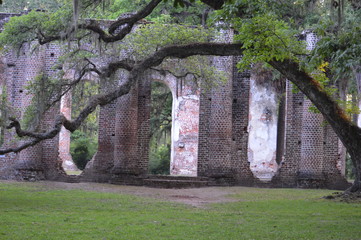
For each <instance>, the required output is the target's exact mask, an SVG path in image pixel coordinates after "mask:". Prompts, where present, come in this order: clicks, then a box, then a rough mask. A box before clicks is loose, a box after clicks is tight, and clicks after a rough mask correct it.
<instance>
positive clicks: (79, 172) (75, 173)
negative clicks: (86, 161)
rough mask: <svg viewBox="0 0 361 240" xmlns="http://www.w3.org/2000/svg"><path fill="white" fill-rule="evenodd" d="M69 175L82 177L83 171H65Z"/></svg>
mask: <svg viewBox="0 0 361 240" xmlns="http://www.w3.org/2000/svg"><path fill="white" fill-rule="evenodd" d="M65 172H66V174H68V175H80V174H81V173H82V172H83V171H80V170H77V171H65Z"/></svg>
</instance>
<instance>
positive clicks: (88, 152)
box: [59, 81, 99, 175]
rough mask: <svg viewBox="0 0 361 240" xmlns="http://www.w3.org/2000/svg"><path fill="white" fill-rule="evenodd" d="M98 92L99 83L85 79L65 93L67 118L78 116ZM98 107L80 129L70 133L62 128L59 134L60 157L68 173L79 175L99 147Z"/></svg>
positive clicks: (63, 103)
mask: <svg viewBox="0 0 361 240" xmlns="http://www.w3.org/2000/svg"><path fill="white" fill-rule="evenodd" d="M97 92H98V87H97V84H95V83H94V82H92V81H85V82H83V83H82V84H80V85H78V86H76V87H75V88H74V89H72V91H71V92H68V93H67V94H65V95H64V96H63V98H62V101H61V107H60V108H61V112H62V113H63V114H64V116H66V117H67V118H70V117H71V118H72V119H74V118H76V117H77V116H78V115H79V112H80V110H81V109H83V108H84V106H85V105H86V103H87V102H88V100H89V98H90V97H91V96H92V95H94V94H96V93H97ZM98 117H99V111H98V109H97V110H96V111H94V112H93V113H92V114H90V115H89V116H88V117H87V119H86V120H85V121H84V122H83V124H82V125H81V126H80V128H79V129H77V130H76V131H74V132H73V133H70V132H69V131H68V130H66V129H65V128H62V130H61V132H60V134H59V138H60V139H59V157H60V159H61V160H62V167H63V169H64V170H65V172H66V173H67V175H79V174H81V173H82V171H83V170H84V168H85V167H86V164H87V163H88V162H89V161H90V160H91V159H92V158H93V156H94V154H95V153H96V151H97V149H98Z"/></svg>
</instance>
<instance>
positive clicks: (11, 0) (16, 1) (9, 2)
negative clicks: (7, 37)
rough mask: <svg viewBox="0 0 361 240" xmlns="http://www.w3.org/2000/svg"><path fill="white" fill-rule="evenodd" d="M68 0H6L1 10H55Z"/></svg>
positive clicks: (8, 11)
mask: <svg viewBox="0 0 361 240" xmlns="http://www.w3.org/2000/svg"><path fill="white" fill-rule="evenodd" d="M66 1H68V2H69V0H4V2H3V4H2V5H1V6H0V12H7V13H20V12H21V11H24V10H29V9H34V10H36V9H41V10H45V11H55V10H57V9H58V8H60V6H61V5H63V4H64V2H66Z"/></svg>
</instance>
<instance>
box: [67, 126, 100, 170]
mask: <svg viewBox="0 0 361 240" xmlns="http://www.w3.org/2000/svg"><path fill="white" fill-rule="evenodd" d="M97 148H98V142H97V139H96V138H94V137H93V138H90V137H88V136H86V135H85V133H84V132H81V131H79V130H76V131H75V132H73V133H72V134H71V142H70V154H71V156H72V158H73V161H74V163H75V165H76V166H77V167H78V168H79V169H80V170H83V169H84V168H85V166H86V164H87V163H88V162H89V161H90V160H91V158H92V157H93V155H94V154H95V152H96V151H97Z"/></svg>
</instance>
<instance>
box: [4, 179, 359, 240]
mask: <svg viewBox="0 0 361 240" xmlns="http://www.w3.org/2000/svg"><path fill="white" fill-rule="evenodd" d="M34 186H35V185H34ZM34 186H33V185H31V184H20V183H1V182H0V239H11V240H13V239H21V240H22V239H317V240H320V239H342V240H344V239H361V204H347V203H341V202H330V201H327V200H324V199H321V197H322V196H324V195H327V194H330V193H331V192H332V191H326V190H296V189H255V188H242V189H240V190H239V191H237V192H236V194H234V195H232V196H230V197H232V198H234V199H237V200H239V201H237V202H233V203H221V204H212V205H208V206H207V208H195V207H191V206H187V205H183V204H176V203H172V202H164V201H163V202H162V201H159V200H155V199H149V198H141V197H136V196H131V195H122V194H116V193H98V192H91V191H81V190H50V191H49V190H45V189H42V188H37V187H34Z"/></svg>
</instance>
